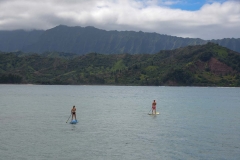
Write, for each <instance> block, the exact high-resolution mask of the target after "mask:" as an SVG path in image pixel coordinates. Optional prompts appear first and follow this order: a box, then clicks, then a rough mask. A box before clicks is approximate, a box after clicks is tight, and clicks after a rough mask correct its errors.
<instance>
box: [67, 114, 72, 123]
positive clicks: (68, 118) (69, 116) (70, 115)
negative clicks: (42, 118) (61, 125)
mask: <svg viewBox="0 0 240 160" xmlns="http://www.w3.org/2000/svg"><path fill="white" fill-rule="evenodd" d="M71 115H72V114H70V116H69V117H68V120H69V118H70V117H71ZM68 120H67V122H68ZM67 122H66V123H67Z"/></svg>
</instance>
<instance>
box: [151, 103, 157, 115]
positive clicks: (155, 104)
mask: <svg viewBox="0 0 240 160" xmlns="http://www.w3.org/2000/svg"><path fill="white" fill-rule="evenodd" d="M156 106H157V102H156V101H155V100H153V103H152V114H153V111H154V112H155V114H156V113H157V112H156Z"/></svg>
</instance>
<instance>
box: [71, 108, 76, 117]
mask: <svg viewBox="0 0 240 160" xmlns="http://www.w3.org/2000/svg"><path fill="white" fill-rule="evenodd" d="M76 111H77V109H76V108H75V106H73V108H72V110H71V113H72V120H73V117H74V118H75V120H77V118H76Z"/></svg>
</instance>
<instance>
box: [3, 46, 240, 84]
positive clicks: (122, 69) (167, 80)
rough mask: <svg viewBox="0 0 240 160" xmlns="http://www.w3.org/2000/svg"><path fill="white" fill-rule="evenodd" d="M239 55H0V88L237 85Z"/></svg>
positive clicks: (194, 50)
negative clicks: (6, 85)
mask: <svg viewBox="0 0 240 160" xmlns="http://www.w3.org/2000/svg"><path fill="white" fill-rule="evenodd" d="M239 62H240V54H239V53H237V52H234V51H231V50H229V49H227V48H224V47H221V46H219V45H216V44H213V43H208V44H206V45H196V46H188V47H184V48H179V49H175V50H165V51H160V52H158V53H156V54H135V55H131V54H112V55H106V54H97V53H89V54H86V55H77V54H71V55H70V54H66V53H56V52H55V53H51V52H50V53H45V54H30V55H29V54H26V53H22V52H16V53H4V52H2V53H0V83H23V84H24V83H31V84H100V85H174V86H175V85H176V86H240V63H239Z"/></svg>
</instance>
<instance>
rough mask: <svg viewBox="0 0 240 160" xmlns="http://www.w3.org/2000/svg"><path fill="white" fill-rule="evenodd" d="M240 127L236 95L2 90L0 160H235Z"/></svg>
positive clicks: (239, 154)
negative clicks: (154, 110)
mask: <svg viewBox="0 0 240 160" xmlns="http://www.w3.org/2000/svg"><path fill="white" fill-rule="evenodd" d="M153 99H156V101H157V110H158V111H159V112H160V115H157V116H150V115H148V113H149V112H150V109H151V103H152V100H153ZM73 105H76V108H77V119H78V120H79V123H78V124H76V125H71V124H69V123H66V121H67V119H68V117H69V116H70V110H71V108H72V106H73ZM239 124H240V88H215V87H213V88H208V87H202V88H201V87H130V86H128V87H126V86H72V85H66V86H44V85H41V86H40V85H0V159H1V160H8V159H9V160H10V159H11V160H13V159H16V160H21V159H23V160H25V159H29V160H33V159H34V160H38V159H40V160H41V159H46V160H52V159H54V160H55V159H56V160H66V159H73V160H76V159H81V160H156V159H170V160H172V159H173V160H174V159H183V160H185V159H194V160H195V159H226V160H231V159H233V160H235V159H236V160H237V159H240V125H239Z"/></svg>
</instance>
